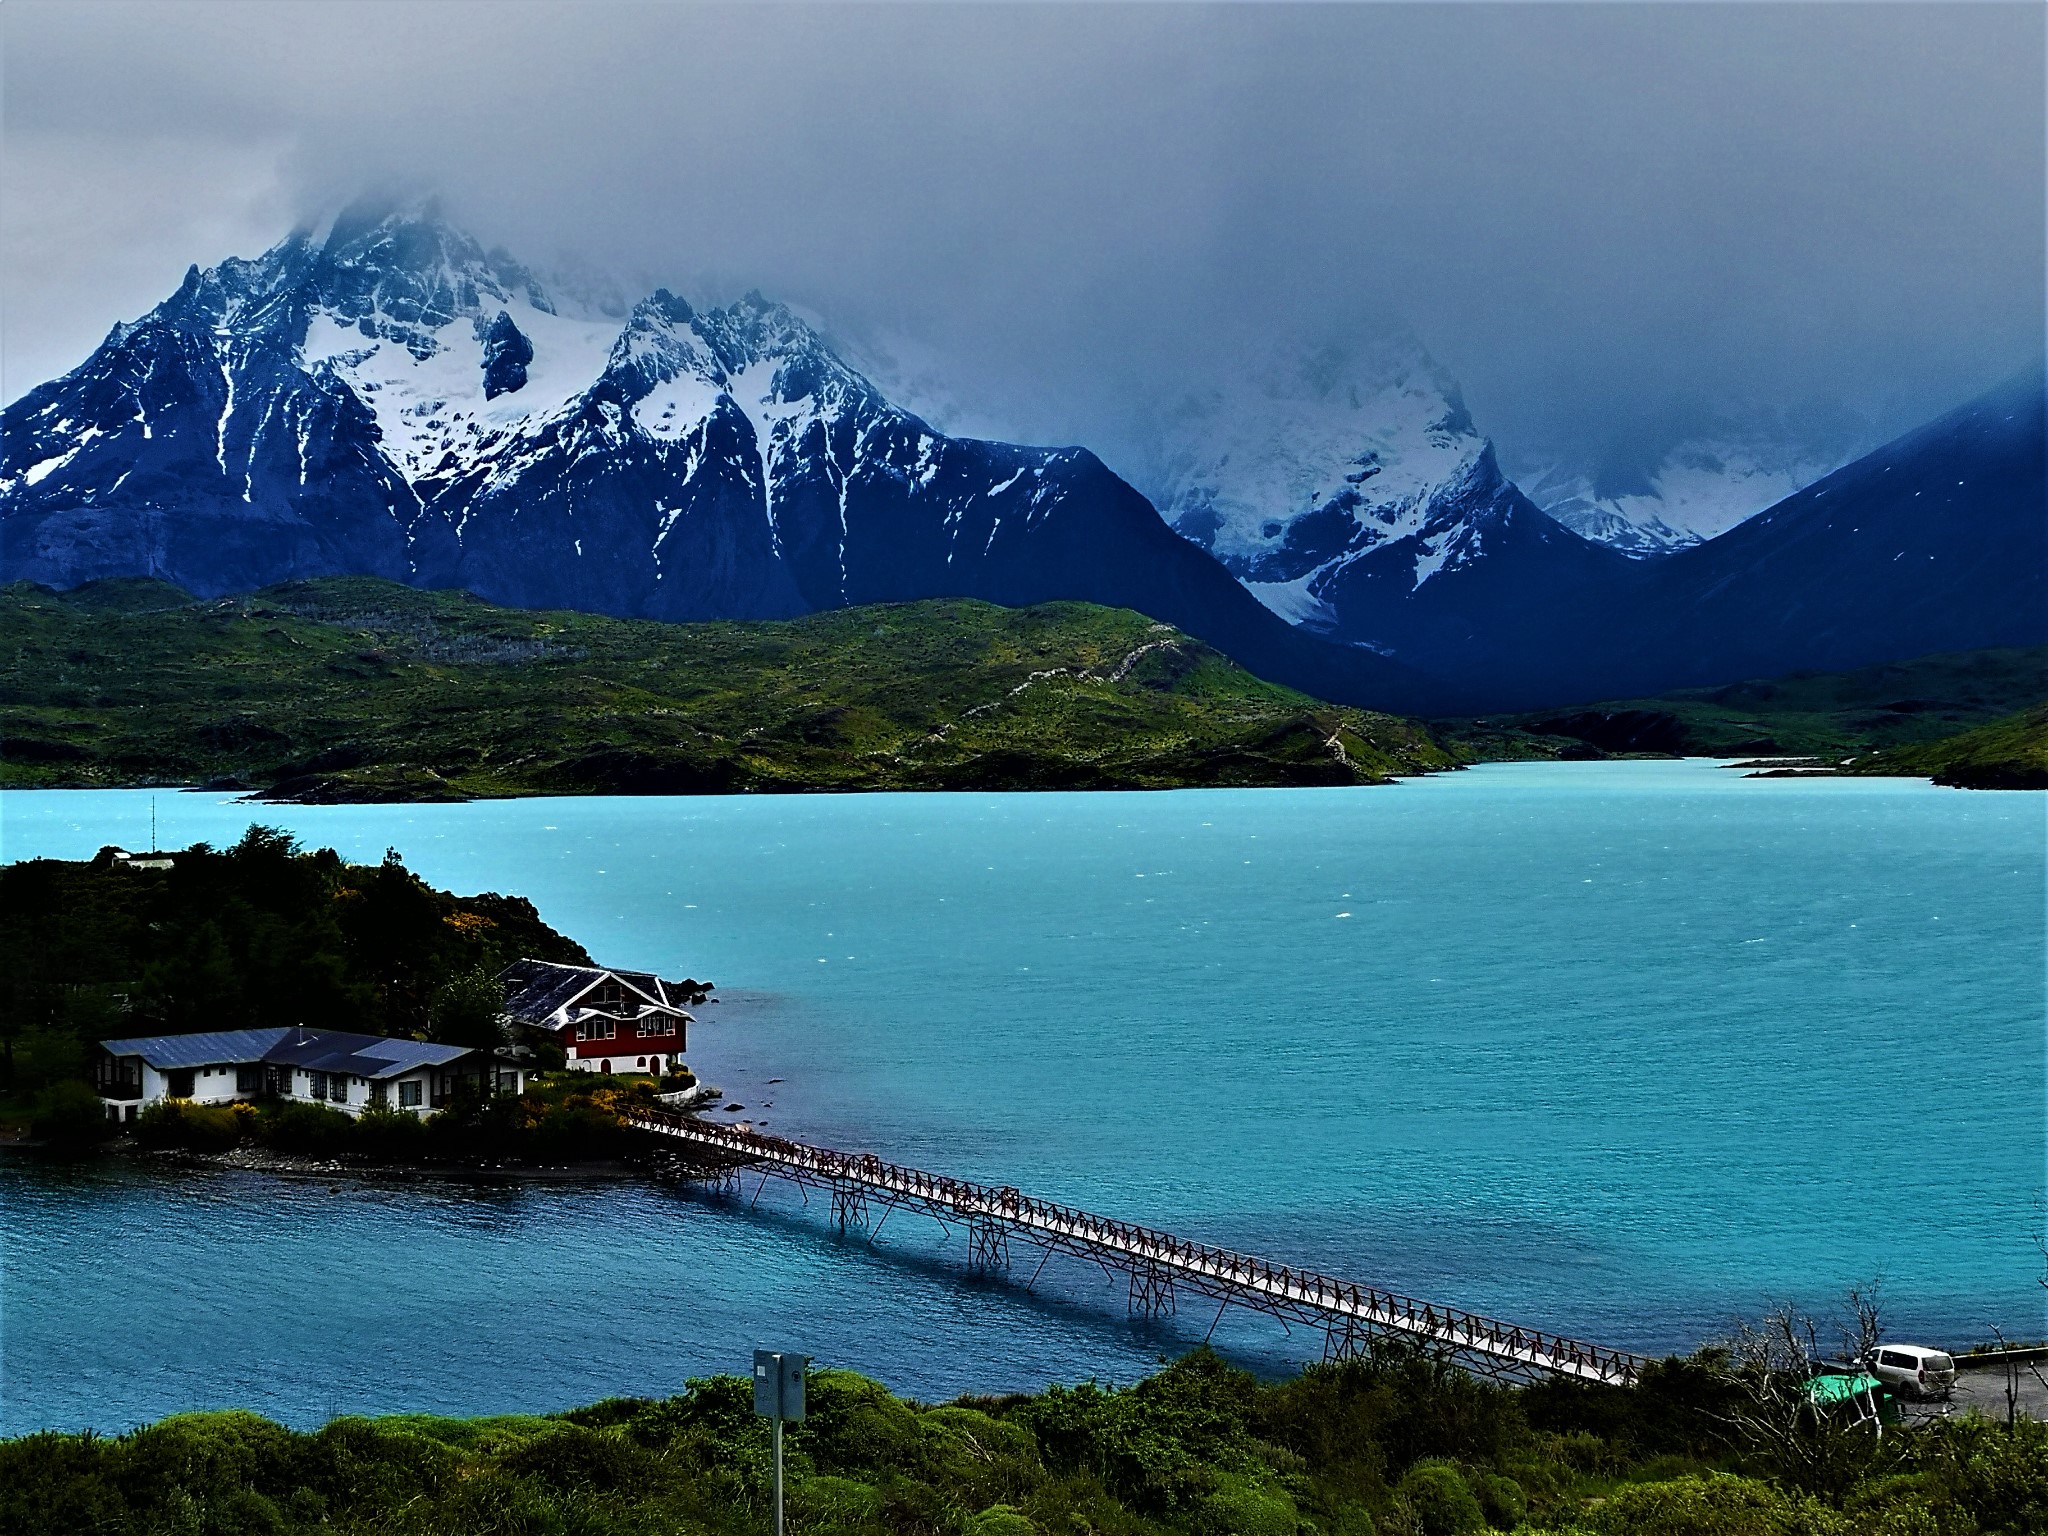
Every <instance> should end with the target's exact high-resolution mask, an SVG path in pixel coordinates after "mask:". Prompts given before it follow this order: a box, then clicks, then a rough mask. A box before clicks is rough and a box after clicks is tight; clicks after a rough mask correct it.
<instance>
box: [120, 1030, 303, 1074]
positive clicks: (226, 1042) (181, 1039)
mask: <svg viewBox="0 0 2048 1536" xmlns="http://www.w3.org/2000/svg"><path fill="white" fill-rule="evenodd" d="M291 1033H293V1031H291V1030H290V1029H215V1030H206V1031H204V1032H202V1033H198V1034H191V1035H142V1036H139V1037H137V1038H136V1039H133V1040H103V1041H101V1042H100V1048H101V1049H102V1050H105V1051H108V1052H111V1053H112V1054H113V1055H116V1056H140V1057H141V1058H142V1059H143V1060H144V1061H146V1062H148V1063H149V1064H150V1065H151V1066H152V1067H155V1068H156V1069H157V1070H158V1071H159V1072H162V1071H166V1070H168V1069H170V1068H173V1067H216V1066H226V1065H228V1064H230V1063H232V1062H244V1061H261V1060H263V1057H264V1053H265V1052H266V1051H268V1050H269V1049H270V1048H271V1047H272V1046H274V1045H276V1044H277V1043H278V1042H279V1041H280V1040H282V1039H284V1037H285V1036H286V1035H289V1034H291Z"/></svg>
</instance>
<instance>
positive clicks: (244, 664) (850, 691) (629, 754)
mask: <svg viewBox="0 0 2048 1536" xmlns="http://www.w3.org/2000/svg"><path fill="white" fill-rule="evenodd" d="M0 657H4V675H0V733H4V735H0V784H4V785H12V786H15V787H24V786H32V785H33V786H60V785H70V786H88V785H109V786H111V785H145V784H200V783H206V784H214V785H218V786H220V787H250V788H256V789H261V790H264V791H266V792H268V793H270V794H273V795H275V796H276V797H278V798H286V799H299V800H317V801H328V800H336V801H338V800H369V799H434V798H451V797H457V796H471V795H514V794H541V793H548V794H560V793H580V792H595V793H623V794H632V793H675V794H686V793H726V792H739V791H761V790H799V789H813V790H863V789H1095V788H1174V787H1184V786H1198V785H1254V784H1363V783H1377V782H1382V781H1384V780H1386V779H1388V778H1390V777H1392V776H1393V775H1396V774H1412V773H1420V772H1426V771H1429V770H1432V769H1438V768H1445V767H1450V766H1453V765H1454V763H1455V761H1456V759H1454V758H1453V756H1452V755H1451V754H1450V753H1448V752H1447V751H1446V750H1445V749H1444V748H1443V747H1442V746H1441V745H1440V744H1439V743H1438V742H1437V741H1436V740H1435V739H1434V738H1432V737H1431V735H1430V734H1429V732H1428V731H1427V730H1426V729H1424V728H1423V727H1422V726H1420V725H1418V724H1417V723H1416V722H1414V721H1409V720H1403V719H1400V718H1398V717H1396V716H1391V715H1380V714H1374V713H1371V712H1368V711H1363V710H1356V709H1346V708H1338V707H1336V706H1332V705H1326V704H1322V703H1320V702H1318V701H1316V700H1313V699H1310V698H1308V697H1306V696H1304V695H1302V694H1298V693H1294V692H1292V691H1290V690H1288V689H1285V688H1281V687H1278V686H1275V685H1273V684H1270V683H1267V682H1264V681H1262V680H1260V679H1259V678H1257V677H1254V676H1253V675H1252V674H1250V673H1248V672H1246V671H1245V670H1243V669H1242V668H1241V667H1238V666H1236V665H1235V664H1234V663H1232V662H1231V661H1229V660H1228V659H1227V658H1225V657H1223V656H1222V655H1220V654H1218V653H1217V652H1215V651H1213V650H1211V649H1209V648H1208V647H1207V646H1205V645H1202V644H1201V643H1200V642H1198V641H1195V640H1191V639H1190V638H1188V637H1187V636H1185V635H1183V634H1181V633H1179V632H1178V631H1176V630H1173V629H1171V628H1168V627H1167V626H1165V625H1161V624H1155V623H1153V622H1152V621H1151V620H1149V619H1147V618H1145V617H1143V616H1142V615H1139V614H1135V613H1130V612H1126V611H1122V610H1116V609H1107V608H1097V607H1093V606H1090V605H1087V604H1081V603H1054V604H1047V605H1044V606H1041V607H1036V608H1027V609H1006V608H998V607H994V606H992V605H989V604H985V603H976V602H966V601H957V602H955V601H940V602H922V603H907V604H900V605H890V606H883V607H873V608H856V609H848V610H844V611H841V612H836V613H821V614H813V615H809V616H807V617H805V618H800V619H794V620H790V621H787V622H781V623H710V624H661V623H652V622H635V621H626V620H618V619H606V618H599V617H595V616H592V615H589V614H579V613H534V612H527V611H523V610H516V609H505V608H496V607H493V606H491V605H489V604H487V603H484V602H481V601H479V600H478V599H476V598H473V597H470V596H467V595H466V594H461V593H452V592H419V591H415V590H413V589H411V588H409V587H403V586H399V585H397V584H395V583H391V582H384V581H376V580H370V579H363V578H340V579H332V580H323V581H313V582H300V583H293V584H290V585H287V586H282V587H275V588H271V589H268V590H266V591H263V592H259V593H257V594H255V595H253V596H248V597H238V598H226V599H221V600H218V601H207V602H199V601H194V600H193V599H192V598H191V597H189V596H188V595H187V594H186V593H184V592H182V591H180V590H178V589H177V588H175V587H171V586H168V585H166V584H164V583H161V582H150V581H117V582H99V583H94V584H92V585H90V586H87V587H81V588H79V589H77V590H76V591H73V592H68V593H55V592H51V591H49V590H47V589H44V588H39V587H34V586H31V585H28V584H26V583H20V584H16V585H14V586H12V587H9V588H6V589H4V591H0Z"/></svg>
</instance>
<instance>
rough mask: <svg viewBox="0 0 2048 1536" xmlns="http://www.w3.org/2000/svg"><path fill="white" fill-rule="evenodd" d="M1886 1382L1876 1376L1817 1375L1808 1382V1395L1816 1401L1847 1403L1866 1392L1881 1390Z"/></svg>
mask: <svg viewBox="0 0 2048 1536" xmlns="http://www.w3.org/2000/svg"><path fill="white" fill-rule="evenodd" d="M1883 1390H1884V1383H1883V1382H1881V1381H1879V1380H1878V1379H1877V1378H1876V1377H1875V1376H1816V1377H1814V1378H1813V1380H1811V1381H1809V1382H1808V1383H1807V1384H1806V1395H1807V1396H1808V1397H1809V1398H1811V1399H1812V1400H1813V1401H1814V1402H1816V1403H1846V1402H1848V1401H1849V1400H1850V1399H1851V1398H1854V1397H1861V1396H1862V1395H1863V1394H1864V1393H1865V1392H1881V1391H1883Z"/></svg>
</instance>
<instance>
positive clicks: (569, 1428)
mask: <svg viewBox="0 0 2048 1536" xmlns="http://www.w3.org/2000/svg"><path fill="white" fill-rule="evenodd" d="M808 1398H809V1409H810V1416H809V1418H808V1419H807V1420H806V1421H805V1422H804V1423H802V1424H800V1425H793V1426H791V1428H790V1431H789V1436H788V1462H789V1469H790V1482H789V1496H788V1504H789V1511H790V1528H791V1530H792V1531H793V1532H795V1533H798V1536H804V1533H813V1532H815V1533H820V1536H823V1533H846V1536H855V1533H861V1536H882V1533H901V1536H911V1533H916V1536H940V1533H945V1536H1036V1533H1045V1536H1084V1533H1086V1536H1146V1533H1163V1532H1188V1533H1194V1536H1309V1533H1329V1536H1374V1533H1385V1536H1397V1533H1398V1536H1464V1533H1476V1532H1480V1531H1484V1530H1488V1529H1491V1530H1497V1531H1530V1532H1533V1531H1553V1532H1583V1533H1587V1536H1998V1533H2010V1536H2033V1533H2039V1532H2043V1531H2048V1430H2044V1428H2043V1426H2041V1425H2038V1424H2033V1423H2029V1422H2027V1421H2024V1420H2022V1421H2021V1422H2020V1423H2019V1424H2018V1425H2016V1426H2014V1427H2012V1428H2006V1427H2004V1426H1997V1425H1993V1424H1990V1423H1987V1422H1985V1421H1982V1420H1977V1419H1969V1420H1955V1421H1949V1422H1943V1423H1937V1424H1933V1425H1930V1426H1928V1427H1925V1428H1920V1429H1915V1430H1910V1431H1899V1430H1892V1431H1890V1432H1888V1433H1887V1434H1886V1435H1885V1436H1884V1437H1883V1438H1882V1439H1879V1438H1878V1437H1876V1436H1874V1435H1872V1434H1870V1433H1869V1432H1868V1430H1861V1429H1851V1428H1847V1427H1843V1426H1836V1425H1828V1424H1814V1423H1811V1422H1810V1421H1809V1425H1808V1429H1807V1431H1806V1441H1807V1443H1806V1444H1805V1445H1803V1446H1799V1447H1784V1448H1780V1449H1775V1450H1774V1449H1771V1448H1767V1447H1759V1446H1758V1445H1757V1444H1755V1443H1753V1442H1751V1441H1749V1440H1746V1439H1745V1438H1744V1437H1743V1436H1741V1435H1740V1434H1738V1433H1736V1432H1735V1431H1734V1430H1733V1429H1732V1428H1731V1425H1732V1424H1735V1423H1738V1422H1740V1421H1741V1419H1742V1408H1741V1404H1742V1400H1743V1389H1742V1387H1741V1385H1740V1383H1739V1380H1738V1379H1737V1378H1735V1377H1732V1376H1730V1375H1729V1374H1728V1373H1727V1372H1726V1371H1725V1370H1724V1369H1719V1368H1717V1367H1716V1364H1715V1362H1714V1361H1713V1360H1712V1358H1711V1357H1702V1358H1701V1359H1699V1360H1694V1361H1673V1362H1667V1363H1665V1364H1663V1365H1660V1366H1658V1367H1656V1368H1654V1369H1653V1370H1652V1371H1651V1373H1650V1374H1649V1377H1648V1379H1647V1380H1646V1381H1645V1382H1644V1383H1643V1384H1642V1385H1641V1386H1639V1387H1635V1388H1631V1389H1619V1388H1596V1387H1586V1386H1577V1385H1570V1384H1565V1383H1555V1382H1554V1383H1548V1384H1545V1385H1541V1386H1535V1387H1529V1388H1523V1389H1509V1388H1505V1387H1499V1386H1494V1385H1490V1384H1487V1383H1483V1382H1480V1381H1477V1380H1474V1379H1473V1378H1471V1377H1469V1376H1466V1375H1464V1374H1462V1373H1461V1372H1459V1371H1457V1370H1455V1369H1453V1368H1451V1367H1448V1366H1446V1365H1443V1364H1441V1363H1438V1362H1434V1361H1431V1360H1428V1359H1425V1358H1423V1357H1421V1356H1420V1355H1417V1354H1415V1353H1413V1352H1409V1351H1405V1350H1398V1349H1391V1350H1385V1351H1382V1352H1381V1353H1379V1354H1377V1355H1375V1356H1373V1357H1371V1358H1368V1359H1362V1360H1354V1361H1347V1362H1342V1363H1338V1364H1332V1365H1326V1366H1315V1367H1311V1368H1310V1369H1308V1370H1306V1371H1304V1372H1303V1373H1302V1374H1301V1375H1299V1376H1297V1377H1294V1378H1292V1379H1289V1380H1285V1381H1280V1382H1271V1383H1267V1382H1260V1381H1258V1380H1256V1379H1254V1378H1253V1377H1251V1376H1249V1375H1247V1374H1245V1373H1244V1372H1242V1371H1238V1370H1234V1369H1232V1368H1230V1367H1229V1366H1227V1365H1225V1364H1224V1363H1223V1362H1222V1361H1220V1360H1219V1359H1217V1358H1216V1357H1215V1356H1214V1355H1211V1354H1208V1353H1206V1352H1197V1353H1195V1354H1193V1355H1190V1356H1188V1357H1187V1358H1185V1359H1183V1360H1181V1361H1179V1362H1177V1363H1176V1364H1174V1365H1172V1366H1169V1367H1167V1368H1165V1369H1164V1370H1162V1371H1160V1372H1159V1373H1158V1374H1156V1375H1154V1376H1152V1377H1150V1378H1149V1379H1147V1380H1145V1381H1142V1382H1139V1383H1138V1384H1136V1385H1135V1386H1132V1387H1129V1388H1124V1389H1117V1388H1105V1387H1100V1386H1096V1385H1092V1384H1090V1385H1084V1386H1080V1387H1075V1388H1062V1387H1054V1388H1051V1389H1049V1390H1048V1391H1046V1392H1044V1393H1041V1394H1039V1395H1036V1396H1029V1397H1025V1396H1016V1397H1004V1398H967V1399H962V1400H960V1401H958V1402H955V1403H951V1404H947V1405H945V1406H941V1407H927V1406H924V1405H920V1404H917V1403H912V1402H906V1401H904V1400H902V1399H899V1398H896V1397H893V1396H891V1395H890V1394H889V1393H888V1392H886V1391H885V1390H883V1389H882V1388H881V1387H879V1386H877V1385H876V1384H875V1383H873V1382H871V1381H868V1380H865V1379H863V1378H862V1377H859V1376H856V1375H853V1374H851V1373H849V1372H845V1371H832V1370H825V1371H819V1372H816V1373H815V1374H814V1376H813V1378H812V1380H811V1383H810V1387H809V1392H808ZM1822 1442H1826V1445H1825V1447H1824V1448H1825V1450H1826V1454H1824V1455H1820V1456H1815V1455H1813V1454H1810V1453H1811V1452H1812V1451H1813V1450H1814V1448H1815V1446H1817V1445H1820V1444H1821V1443H1822ZM769 1466H770V1457H769V1439H768V1428H767V1425H766V1423H765V1422H764V1421H762V1420H760V1419H757V1418H755V1417H754V1414H753V1404H752V1394H751V1388H750V1384H749V1383H748V1382H747V1381H746V1380H744V1379H742V1378H738V1377H716V1378H712V1379H709V1380H701V1381H694V1382H691V1383H690V1384H689V1387H688V1389H687V1390H686V1391H685V1392H683V1393H682V1394H681V1395H680V1396H677V1397H673V1398H668V1399H664V1400H654V1401H646V1400H615V1401H611V1402H605V1403H600V1404H597V1405H596V1406H594V1407H590V1408H583V1409H578V1410H576V1411H574V1412H570V1413H565V1414H560V1415H556V1416H551V1417H504V1418H487V1419H469V1420H463V1419H441V1418H429V1417H423V1416H408V1417H399V1418H389V1419H378V1420H366V1419H337V1420H335V1421H334V1422H332V1423H330V1424H329V1425H327V1426H326V1427H325V1428H324V1429H321V1430H319V1431H317V1432H315V1433H294V1432H292V1431H289V1430H286V1429H283V1428H280V1427H279V1426H278V1425H276V1424H272V1423H270V1422H268V1421H266V1420H264V1419H261V1418H258V1417H256V1416H255V1415H253V1414H246V1413H200V1414H185V1415H181V1416H178V1417H176V1418H171V1419H166V1420H164V1421H163V1422H161V1423H159V1424H155V1425H152V1426H149V1427H148V1428H145V1429H141V1430H138V1431H135V1432H134V1433H131V1434H127V1435H122V1436H119V1437H114V1438H107V1437H101V1436H95V1435H90V1434H86V1435H62V1434H39V1435H30V1436H27V1437H25V1438H22V1439H18V1440H13V1441H8V1442H0V1529H4V1530H6V1531H9V1532H15V1533H19V1536H45V1533H48V1536H58V1533H63V1536H72V1533H77V1532H86V1531H123V1532H136V1533H146V1536H155V1533H163V1536H171V1533H184V1532H201V1533H208V1536H244V1533H247V1536H255V1533H265V1536H270V1533H285V1532H301V1531H306V1532H310V1531H340V1532H363V1533H370V1532H377V1533H390V1536H407V1533H419V1536H428V1533H434V1536H441V1533H447V1536H455V1533H462V1536H498V1533H503V1536H513V1533H518V1536H556V1533H559V1536H572V1533H573V1536H605V1533H619V1536H626V1533H632V1536H657V1533H659V1536H714V1533H716V1536H728V1533H729V1536H758V1533H761V1532H765V1531H766V1530H768V1529H769V1528H770V1523H771V1519H772V1516H771V1514H770V1507H771V1506H770V1503H769V1492H768V1490H769Z"/></svg>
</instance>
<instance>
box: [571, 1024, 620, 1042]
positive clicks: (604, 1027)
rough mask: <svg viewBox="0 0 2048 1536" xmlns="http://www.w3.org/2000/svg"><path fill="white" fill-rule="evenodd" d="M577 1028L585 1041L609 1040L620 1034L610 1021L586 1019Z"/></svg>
mask: <svg viewBox="0 0 2048 1536" xmlns="http://www.w3.org/2000/svg"><path fill="white" fill-rule="evenodd" d="M577 1027H578V1029H579V1030H580V1031H581V1033H582V1036H583V1038H584V1039H585V1040H609V1039H611V1038H612V1037H613V1036H614V1035H616V1034H617V1033H618V1032H619V1026H618V1025H616V1024H614V1023H613V1022H612V1021H611V1020H610V1019H585V1020H584V1021H583V1022H582V1024H580V1025H578V1026H577Z"/></svg>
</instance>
